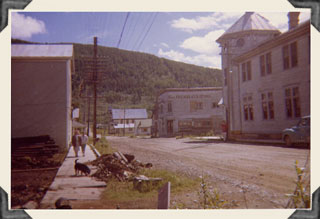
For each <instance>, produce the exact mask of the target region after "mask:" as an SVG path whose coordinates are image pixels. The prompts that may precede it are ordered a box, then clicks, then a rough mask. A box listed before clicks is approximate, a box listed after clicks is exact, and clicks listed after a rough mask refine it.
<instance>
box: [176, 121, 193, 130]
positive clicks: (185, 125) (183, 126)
mask: <svg viewBox="0 0 320 219" xmlns="http://www.w3.org/2000/svg"><path fill="white" fill-rule="evenodd" d="M178 127H179V131H188V130H191V129H192V121H183V120H182V121H179V122H178Z"/></svg>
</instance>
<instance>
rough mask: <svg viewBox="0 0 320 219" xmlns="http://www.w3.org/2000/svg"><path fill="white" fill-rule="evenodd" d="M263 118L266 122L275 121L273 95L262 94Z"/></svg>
mask: <svg viewBox="0 0 320 219" xmlns="http://www.w3.org/2000/svg"><path fill="white" fill-rule="evenodd" d="M261 105H262V118H263V119H265V120H268V119H274V104H273V93H272V92H268V93H262V94H261Z"/></svg>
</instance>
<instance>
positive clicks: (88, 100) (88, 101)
mask: <svg viewBox="0 0 320 219" xmlns="http://www.w3.org/2000/svg"><path fill="white" fill-rule="evenodd" d="M87 98H88V99H87V103H88V130H87V136H89V135H90V133H89V130H90V97H89V96H88V95H87Z"/></svg>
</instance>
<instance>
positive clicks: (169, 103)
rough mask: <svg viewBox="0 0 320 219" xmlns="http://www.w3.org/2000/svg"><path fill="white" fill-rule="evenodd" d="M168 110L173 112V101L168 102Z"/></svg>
mask: <svg viewBox="0 0 320 219" xmlns="http://www.w3.org/2000/svg"><path fill="white" fill-rule="evenodd" d="M168 112H169V113H171V112H172V103H171V102H168Z"/></svg>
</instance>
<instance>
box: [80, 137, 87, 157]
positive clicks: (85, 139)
mask: <svg viewBox="0 0 320 219" xmlns="http://www.w3.org/2000/svg"><path fill="white" fill-rule="evenodd" d="M87 143H88V136H87V135H86V134H85V133H84V132H83V133H82V136H81V150H82V155H83V156H85V153H86V145H87Z"/></svg>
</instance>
